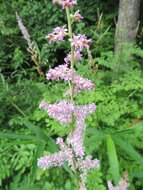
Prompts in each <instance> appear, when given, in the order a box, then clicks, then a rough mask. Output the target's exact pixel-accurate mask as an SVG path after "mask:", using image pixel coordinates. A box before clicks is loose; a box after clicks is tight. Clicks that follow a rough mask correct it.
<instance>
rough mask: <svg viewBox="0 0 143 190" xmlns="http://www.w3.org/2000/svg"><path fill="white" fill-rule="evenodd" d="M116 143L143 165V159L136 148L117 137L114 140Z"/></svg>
mask: <svg viewBox="0 0 143 190" xmlns="http://www.w3.org/2000/svg"><path fill="white" fill-rule="evenodd" d="M114 141H115V143H116V144H117V145H118V146H119V147H120V148H121V149H122V150H123V151H124V152H125V153H126V154H127V155H129V156H130V157H131V158H132V159H133V160H135V161H137V162H138V163H140V164H143V157H142V156H141V155H140V154H139V153H138V152H137V151H136V150H135V148H134V147H133V146H132V145H131V144H130V143H129V142H128V141H126V140H123V139H121V138H120V137H117V136H116V137H115V138H114Z"/></svg>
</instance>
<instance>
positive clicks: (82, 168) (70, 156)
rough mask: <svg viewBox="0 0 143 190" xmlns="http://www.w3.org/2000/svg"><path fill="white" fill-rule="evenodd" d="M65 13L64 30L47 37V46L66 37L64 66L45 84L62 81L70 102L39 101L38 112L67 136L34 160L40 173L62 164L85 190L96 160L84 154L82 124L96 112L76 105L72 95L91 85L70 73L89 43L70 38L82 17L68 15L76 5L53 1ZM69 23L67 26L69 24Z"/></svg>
mask: <svg viewBox="0 0 143 190" xmlns="http://www.w3.org/2000/svg"><path fill="white" fill-rule="evenodd" d="M53 3H57V4H59V5H61V6H62V8H63V9H66V13H67V18H68V30H67V29H66V28H65V26H63V27H56V28H55V29H54V30H53V32H52V33H50V34H48V35H47V39H48V40H49V42H50V43H51V42H56V41H63V40H64V37H65V36H66V35H67V34H68V35H69V38H70V40H69V41H70V43H71V52H70V53H69V54H68V55H67V56H66V58H65V59H64V61H65V64H63V65H59V66H57V67H55V68H52V69H50V70H49V71H48V73H47V74H46V78H47V80H64V81H65V82H67V83H69V84H70V89H69V90H68V91H67V92H66V94H67V95H70V100H61V101H59V102H56V103H54V104H49V103H47V102H45V101H42V102H41V103H40V105H39V108H40V109H43V110H45V111H46V112H47V113H48V115H49V116H50V117H51V118H53V119H55V120H57V121H58V122H59V123H60V124H61V125H63V124H66V125H69V128H70V133H69V134H68V135H67V138H66V139H65V141H64V140H63V139H62V138H60V137H59V138H57V141H56V143H57V144H58V145H59V149H60V150H59V152H56V153H54V154H50V155H47V156H43V157H41V158H39V159H38V166H39V167H40V168H43V169H47V168H51V167H57V166H62V165H64V163H65V162H67V163H68V165H69V166H70V167H71V169H72V170H73V171H74V172H79V177H80V181H79V189H80V190H86V177H87V173H88V171H89V170H90V169H94V168H99V163H100V162H99V160H98V159H92V156H90V155H88V156H86V154H85V148H84V135H85V130H86V124H85V120H86V117H88V115H89V114H91V113H93V112H94V111H95V110H96V105H95V104H94V103H91V104H87V105H76V104H75V102H74V98H73V97H74V95H75V93H77V92H80V91H81V90H91V89H93V88H94V84H93V83H92V81H90V80H89V79H86V78H83V77H81V76H80V75H79V74H77V72H76V70H75V69H74V63H76V62H78V61H80V60H81V59H82V53H81V52H82V50H83V48H87V49H89V46H90V43H91V40H90V39H87V37H86V36H85V35H81V34H79V35H72V31H71V29H70V25H71V23H72V22H73V21H80V20H81V19H83V17H82V16H81V15H80V12H79V10H78V11H76V12H75V13H74V15H72V14H70V8H72V7H73V6H74V5H76V4H77V2H76V0H53ZM70 19H71V22H70Z"/></svg>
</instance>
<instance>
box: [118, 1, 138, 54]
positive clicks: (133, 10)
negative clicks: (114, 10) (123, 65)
mask: <svg viewBox="0 0 143 190" xmlns="http://www.w3.org/2000/svg"><path fill="white" fill-rule="evenodd" d="M139 8H140V0H120V4H119V15H118V22H117V26H116V34H115V54H118V55H119V54H120V53H121V52H122V47H123V44H125V43H130V44H134V43H135V41H136V35H137V28H138V17H139Z"/></svg>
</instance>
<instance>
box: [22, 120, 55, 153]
mask: <svg viewBox="0 0 143 190" xmlns="http://www.w3.org/2000/svg"><path fill="white" fill-rule="evenodd" d="M24 125H25V126H26V127H27V128H28V129H30V130H31V132H32V133H33V134H35V135H36V137H37V142H39V141H40V142H46V143H47V144H48V149H49V151H51V152H55V151H56V150H57V145H56V144H55V142H54V140H53V139H52V138H51V137H50V136H48V135H47V134H45V132H44V131H43V130H42V129H41V128H40V127H38V126H35V125H34V124H32V123H31V122H30V121H27V120H25V121H24Z"/></svg>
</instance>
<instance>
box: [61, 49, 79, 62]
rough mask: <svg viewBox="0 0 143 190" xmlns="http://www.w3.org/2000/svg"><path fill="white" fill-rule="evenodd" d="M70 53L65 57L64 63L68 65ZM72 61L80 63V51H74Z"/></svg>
mask: <svg viewBox="0 0 143 190" xmlns="http://www.w3.org/2000/svg"><path fill="white" fill-rule="evenodd" d="M71 56H72V55H71V53H69V54H67V56H66V57H65V59H64V61H65V63H66V64H69V63H71ZM73 57H74V60H75V61H81V60H82V54H81V51H80V50H76V51H74V55H73Z"/></svg>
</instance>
